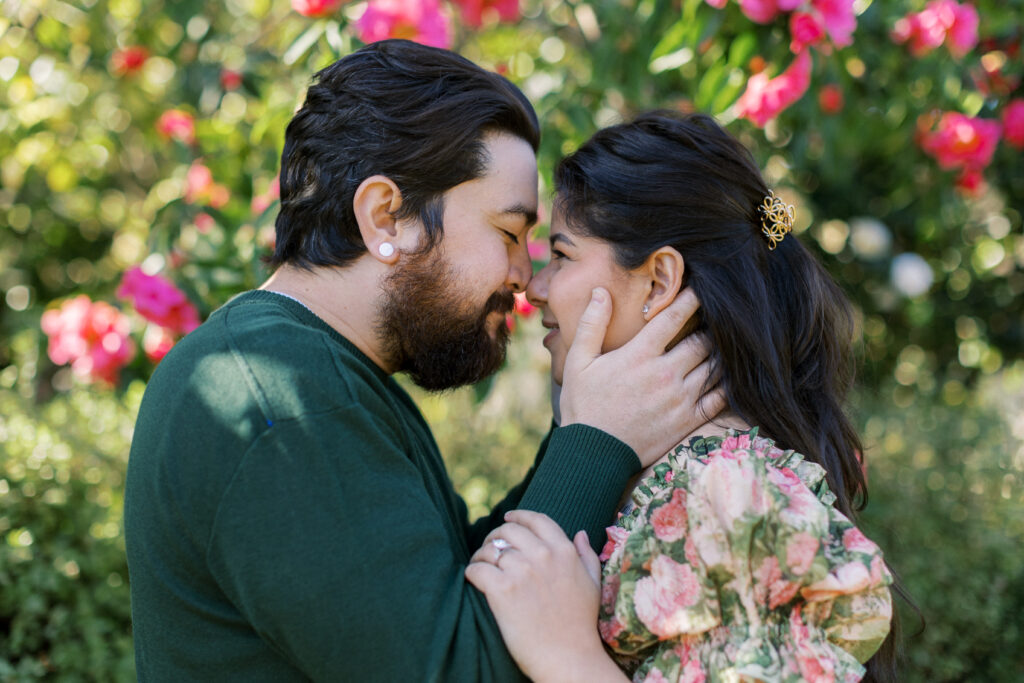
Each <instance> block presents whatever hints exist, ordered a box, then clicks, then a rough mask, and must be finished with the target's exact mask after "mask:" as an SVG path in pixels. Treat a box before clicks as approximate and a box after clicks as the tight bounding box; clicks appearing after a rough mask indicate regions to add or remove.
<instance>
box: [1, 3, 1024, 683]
mask: <svg viewBox="0 0 1024 683" xmlns="http://www.w3.org/2000/svg"><path fill="white" fill-rule="evenodd" d="M1022 17H1024V2H1021V0H1009V1H1006V2H1002V1H996V0H976V1H974V2H956V1H954V0H932V1H930V2H924V0H892V1H888V2H882V1H881V0H875V1H872V0H742V1H739V2H736V1H729V0H593V1H590V2H584V1H582V0H522V1H521V2H520V1H519V0H445V1H442V0H368V1H365V2H350V3H347V4H346V3H340V2H338V1H337V0H292V2H291V3H289V2H288V0H247V1H245V2H243V1H242V0H226V2H223V3H204V2H198V1H196V0H175V1H174V2H169V1H167V2H161V1H159V0H153V1H150V0H70V1H68V2H62V1H59V0H0V226H2V227H0V230H2V232H0V445H2V456H0V680H4V681H31V680H37V679H54V680H62V681H79V680H81V681H87V680H97V681H112V680H132V679H133V678H134V666H133V661H132V649H131V626H130V618H129V592H128V574H127V569H126V566H125V559H124V549H123V540H122V525H121V502H122V486H123V481H124V470H125V465H126V461H127V453H128V446H129V442H130V438H131V432H132V424H133V420H134V415H135V412H136V410H137V407H138V404H139V400H140V397H141V395H142V392H143V389H144V388H145V382H146V379H147V377H148V376H149V374H150V373H151V372H152V369H153V367H154V364H155V363H156V362H158V361H159V358H160V357H161V356H162V355H163V354H164V353H166V351H167V350H168V349H169V348H170V347H171V346H172V345H173V344H174V342H175V341H176V340H177V339H178V338H180V336H181V335H182V334H184V333H187V332H188V331H189V330H191V329H193V328H194V327H195V326H196V325H197V324H198V323H199V322H200V321H201V320H202V319H204V318H205V317H206V316H207V315H208V314H209V313H210V312H211V311H212V310H214V309H215V308H217V307H218V306H219V305H221V304H223V303H224V302H225V301H226V300H227V299H228V298H229V297H231V296H232V295H233V294H235V293H237V292H239V291H242V290H245V289H248V288H252V287H254V286H256V285H258V284H259V283H260V282H261V280H262V279H263V278H264V277H265V276H266V274H267V273H266V271H265V270H264V268H263V266H262V265H261V263H260V257H261V256H262V255H265V254H266V253H267V252H268V250H269V248H270V246H271V245H272V243H273V240H274V235H273V220H274V216H275V213H276V206H277V194H276V180H275V178H276V174H277V167H278V159H279V155H280V150H281V146H282V138H283V131H284V128H285V126H286V124H287V122H288V120H289V118H290V116H291V114H292V112H293V111H294V109H295V107H296V106H297V105H298V104H299V103H300V102H301V98H302V96H303V93H304V89H305V86H306V85H307V84H308V82H309V79H310V76H311V75H312V74H313V73H314V72H315V71H316V70H317V69H319V68H321V67H323V66H325V65H327V64H329V63H330V62H332V61H333V60H335V59H337V58H338V57H339V56H342V55H344V54H347V53H348V52H350V51H352V50H353V49H356V48H357V47H358V46H359V45H361V44H363V43H365V42H368V41H372V40H376V39H380V38H384V37H389V36H395V37H404V38H410V39H414V40H419V41H421V42H426V43H429V44H434V45H441V46H451V47H452V48H453V49H456V50H458V51H459V52H461V53H462V54H464V55H465V56H467V57H469V58H470V59H472V60H474V61H475V62H477V63H479V64H482V65H484V66H485V67H488V68H491V69H495V70H498V71H499V72H501V73H504V74H505V75H507V76H508V77H509V78H510V79H512V80H513V81H514V82H516V83H517V84H519V85H520V86H521V87H522V88H523V89H524V91H525V92H526V94H527V95H528V96H529V98H530V99H531V101H532V102H533V103H534V104H535V106H536V107H537V110H538V113H539V115H540V118H541V120H542V122H543V127H544V133H543V143H542V149H541V152H540V166H541V169H542V172H541V175H542V179H541V181H542V184H543V186H544V188H546V187H548V186H549V183H550V170H551V168H552V166H553V164H554V163H555V161H556V160H557V159H558V158H559V157H560V155H562V154H564V153H566V152H568V151H571V150H573V149H574V148H575V147H576V146H577V145H578V144H579V143H580V142H581V141H583V140H584V139H586V138H587V137H588V136H589V135H590V134H591V133H593V132H594V131H595V130H596V129H597V128H599V127H601V126H604V125H608V124H610V123H613V122H616V121H619V120H622V119H624V118H628V117H629V116H631V115H632V114H634V113H637V112H639V111H642V110H645V109H650V108H655V107H667V108H674V109H681V110H691V109H697V110H702V111H708V112H711V113H714V114H715V115H716V116H718V117H719V120H720V121H722V122H723V123H725V124H727V125H728V127H729V128H730V130H732V131H733V132H734V133H735V134H737V135H739V136H740V137H741V138H742V139H743V140H744V142H746V143H747V144H748V145H749V146H750V147H751V148H752V149H753V150H754V151H755V155H756V156H757V158H758V160H759V161H760V163H761V164H762V167H763V168H764V169H765V170H766V173H767V176H768V178H769V180H770V182H771V183H772V184H773V186H774V187H776V188H777V191H778V192H779V193H780V194H781V195H782V196H783V197H784V198H785V199H786V200H787V201H789V202H792V203H793V204H795V205H796V207H797V208H796V214H797V224H796V232H797V233H798V235H799V239H800V240H802V241H803V242H804V243H805V244H807V245H808V246H809V247H811V248H812V249H814V250H815V251H816V253H817V254H818V255H819V256H820V257H821V259H822V260H823V262H824V263H825V264H826V265H827V267H828V268H829V270H830V271H831V272H832V273H833V274H834V275H835V276H836V278H837V279H838V280H839V281H840V282H841V283H842V285H843V287H844V288H845V289H846V291H847V292H848V293H849V295H850V296H851V298H852V299H853V300H854V301H855V303H856V307H857V319H858V329H859V332H858V334H859V338H858V353H859V366H860V368H861V370H860V379H859V385H858V389H857V391H856V394H855V396H854V401H853V405H852V411H853V413H854V415H855V417H856V421H857V424H858V425H859V426H860V428H861V430H862V433H863V435H864V438H865V442H866V453H865V456H866V462H867V469H868V475H869V479H870V484H871V500H870V504H869V506H868V508H867V509H866V511H865V512H864V514H863V518H862V521H863V524H864V526H865V527H866V528H867V530H868V532H869V535H872V536H873V537H875V538H877V539H878V540H879V541H880V542H881V544H882V546H883V547H884V548H885V549H886V551H887V554H888V557H889V559H890V561H891V563H892V564H893V565H894V566H895V567H896V568H897V570H898V571H899V572H900V573H901V574H902V575H903V579H904V581H905V583H906V587H907V588H908V590H909V592H910V594H911V595H912V596H913V598H914V600H915V601H916V603H917V605H918V606H919V608H920V610H921V612H922V613H923V615H924V617H925V619H926V620H927V628H926V630H925V631H924V632H923V633H922V634H920V635H917V636H912V637H910V638H909V639H908V640H907V652H908V666H907V673H906V680H908V681H962V680H988V681H1013V680H1022V678H1024V647H1022V644H1024V550H1022V548H1024V546H1022V543H1024V344H1022V335H1024V307H1022V305H1021V300H1022V299H1021V293H1022V292H1024V234H1022V212H1024V163H1022V152H1024V89H1022V86H1021V78H1022V76H1024V66H1022V59H1021V52H1020V51H1021V47H1022V44H1024V28H1022ZM545 196H547V195H546V194H545ZM542 218H543V217H542ZM542 223H543V220H542ZM545 229H546V226H544V225H541V227H540V229H539V230H538V233H537V237H536V242H537V244H535V245H534V246H533V253H534V254H535V256H536V258H537V261H538V262H543V261H544V259H545V258H546V255H545V253H544V252H545V248H544V246H543V242H544V240H543V238H544V235H545V232H544V231H545ZM530 313H531V311H530V310H529V307H528V306H525V305H524V306H520V307H519V310H518V318H516V319H515V320H513V321H512V322H513V323H514V324H515V327H516V332H515V339H514V342H513V348H512V350H511V353H510V357H509V362H508V364H507V367H506V368H505V369H504V370H503V371H502V372H501V373H500V374H499V375H498V377H497V378H496V379H495V380H494V381H493V382H488V383H485V384H484V385H481V386H477V387H471V388H468V389H465V390H461V391H457V392H453V393H448V394H445V395H443V396H440V397H438V396H427V395H425V394H424V393H423V392H415V394H416V396H417V397H418V398H419V399H420V403H421V405H422V406H423V409H424V412H425V414H426V415H427V417H428V419H429V420H430V422H431V424H432V425H433V426H434V428H435V430H436V434H437V437H438V440H439V442H440V444H441V446H442V451H443V452H444V453H445V455H446V458H447V460H448V463H449V466H450V469H451V472H452V477H453V479H454V481H455V484H456V486H457V487H458V488H459V490H460V491H461V492H462V493H463V494H464V496H465V498H466V499H467V502H468V503H469V504H470V507H471V510H472V511H473V512H474V513H480V512H482V511H483V510H484V509H486V507H487V506H488V505H489V504H490V503H492V502H494V501H496V500H497V499H498V498H499V497H500V495H501V494H502V492H503V490H504V488H505V487H506V486H507V485H509V484H510V483H511V482H513V481H515V480H517V479H518V477H519V476H520V475H521V474H522V472H523V471H524V470H525V468H526V467H527V465H528V462H529V459H530V458H531V457H532V454H533V452H534V451H533V449H534V447H535V445H536V443H537V441H538V440H539V438H540V435H541V433H542V431H543V430H544V429H545V428H546V425H547V423H548V419H549V415H550V412H549V408H548V405H547V379H546V372H547V354H546V352H544V351H543V349H542V348H541V346H540V343H539V338H540V326H539V321H538V320H537V316H531V315H530ZM181 428H182V429H187V425H182V426H181ZM904 612H905V614H904V620H905V624H906V628H907V630H908V631H909V632H910V633H913V632H915V631H917V630H918V621H917V617H916V615H915V614H914V613H913V612H910V611H907V610H904Z"/></svg>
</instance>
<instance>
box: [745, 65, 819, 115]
mask: <svg viewBox="0 0 1024 683" xmlns="http://www.w3.org/2000/svg"><path fill="white" fill-rule="evenodd" d="M811 66H812V64H811V54H810V51H809V50H804V51H803V52H801V53H800V54H798V55H797V56H796V59H794V60H793V63H792V64H790V65H789V67H787V68H786V70H785V71H783V72H782V73H781V74H779V75H778V76H776V77H775V78H772V79H769V78H768V76H767V75H766V74H765V73H764V72H761V73H759V74H756V75H754V76H751V77H750V80H749V81H747V89H746V90H745V91H744V92H743V94H742V95H740V98H739V99H738V100H737V101H736V115H737V116H740V117H745V118H747V119H749V120H750V121H751V122H752V123H753V124H754V125H755V126H757V127H759V128H763V127H764V125H765V124H766V123H768V121H770V120H771V119H773V118H775V117H776V116H778V115H779V114H780V113H781V112H782V111H783V110H784V109H786V108H787V107H789V106H790V105H792V104H793V103H794V102H796V101H797V100H799V99H800V98H801V97H803V95H804V93H805V92H807V88H808V86H809V85H810V84H811Z"/></svg>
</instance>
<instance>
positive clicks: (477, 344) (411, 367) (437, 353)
mask: <svg viewBox="0 0 1024 683" xmlns="http://www.w3.org/2000/svg"><path fill="white" fill-rule="evenodd" d="M467 298H468V297H465V296H463V295H462V294H461V292H460V289H459V287H458V277H457V275H456V273H455V272H454V270H453V269H452V267H451V265H450V264H449V263H448V262H447V260H446V259H445V258H444V255H443V253H442V252H441V251H440V250H438V249H436V248H435V249H431V250H430V251H428V252H426V253H421V254H413V255H411V256H408V257H404V258H403V261H402V262H400V263H399V265H398V267H397V268H396V269H395V272H394V273H392V274H391V275H390V276H388V278H387V280H386V281H385V283H384V297H383V299H382V302H381V305H380V308H379V309H378V319H377V320H378V322H377V335H378V338H379V339H380V341H381V347H382V350H383V353H384V356H385V358H387V360H388V361H389V362H390V363H391V364H392V366H393V367H395V368H397V369H398V371H400V372H407V373H408V374H409V376H410V377H411V378H412V380H413V381H414V382H415V383H416V384H417V385H419V386H421V387H423V388H424V389H427V390H428V391H443V390H445V389H454V388H456V387H460V386H463V385H466V384H474V383H476V382H479V381H480V380H482V379H484V378H485V377H487V376H488V375H491V374H493V373H495V372H497V370H498V369H499V368H500V367H501V365H502V363H504V361H505V349H506V347H507V346H508V340H509V330H508V327H507V326H506V325H505V322H504V320H502V321H501V322H500V323H499V324H498V325H497V327H496V329H495V330H494V332H493V334H492V333H491V332H489V331H488V329H487V327H488V326H487V318H488V316H490V315H491V314H494V313H502V314H508V313H511V312H512V310H513V308H514V306H515V298H514V296H513V294H512V292H510V291H508V290H503V291H501V292H495V293H494V294H492V295H491V296H490V298H488V299H487V301H486V303H484V305H483V307H482V308H481V309H478V310H472V309H471V308H469V307H468V304H466V303H465V300H466V299H467Z"/></svg>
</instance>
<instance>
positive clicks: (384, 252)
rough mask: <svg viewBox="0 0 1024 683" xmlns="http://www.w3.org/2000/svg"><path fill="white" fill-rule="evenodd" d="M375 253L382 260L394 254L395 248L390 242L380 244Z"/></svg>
mask: <svg viewBox="0 0 1024 683" xmlns="http://www.w3.org/2000/svg"><path fill="white" fill-rule="evenodd" d="M377 251H379V252H380V255H381V256H383V257H384V258H387V257H389V256H391V255H392V254H394V253H395V246H394V245H393V244H391V242H381V244H380V246H379V247H377Z"/></svg>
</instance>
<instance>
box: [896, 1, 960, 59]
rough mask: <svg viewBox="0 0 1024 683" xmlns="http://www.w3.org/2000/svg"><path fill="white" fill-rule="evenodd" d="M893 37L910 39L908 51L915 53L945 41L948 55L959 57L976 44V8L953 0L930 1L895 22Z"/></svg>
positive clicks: (899, 40) (902, 40) (935, 46)
mask: <svg viewBox="0 0 1024 683" xmlns="http://www.w3.org/2000/svg"><path fill="white" fill-rule="evenodd" d="M892 39H893V40H894V41H895V42H897V43H907V42H909V43H910V51H911V53H912V54H914V55H917V56H920V55H923V54H925V53H927V52H930V51H931V50H934V49H935V48H937V47H939V46H940V45H942V44H943V43H946V48H947V49H948V50H949V52H950V54H952V55H953V56H955V57H962V56H963V55H965V54H967V53H968V52H970V51H971V50H972V49H974V46H975V45H977V44H978V11H977V10H976V9H975V8H974V7H973V6H971V5H960V4H957V3H956V2H955V0H932V2H929V3H928V4H927V5H926V6H925V8H924V9H923V10H921V11H920V12H918V13H916V14H914V13H911V14H908V15H907V16H905V17H903V18H902V19H900V20H899V21H897V22H896V25H895V26H894V27H893V31H892Z"/></svg>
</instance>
